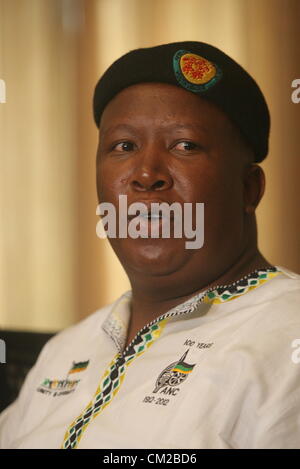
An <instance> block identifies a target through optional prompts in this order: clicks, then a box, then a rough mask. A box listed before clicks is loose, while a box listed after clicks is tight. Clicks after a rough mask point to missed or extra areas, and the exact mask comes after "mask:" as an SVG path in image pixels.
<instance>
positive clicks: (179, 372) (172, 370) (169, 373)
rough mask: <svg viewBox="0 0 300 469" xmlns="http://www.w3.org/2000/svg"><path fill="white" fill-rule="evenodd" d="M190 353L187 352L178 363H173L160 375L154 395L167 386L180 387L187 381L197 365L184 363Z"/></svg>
mask: <svg viewBox="0 0 300 469" xmlns="http://www.w3.org/2000/svg"><path fill="white" fill-rule="evenodd" d="M188 351H189V350H187V351H186V352H185V353H184V354H183V355H182V357H181V358H180V359H179V360H178V361H176V362H174V363H171V365H169V366H167V368H165V369H164V370H163V371H162V372H161V373H160V375H159V377H158V378H157V380H156V384H155V389H154V390H153V392H154V393H156V392H157V391H159V390H160V389H161V388H162V387H165V386H178V385H179V384H181V383H182V382H183V381H185V380H186V379H187V377H188V376H189V374H190V373H191V372H192V371H193V369H194V366H195V364H194V365H190V364H189V363H186V362H185V361H184V360H185V359H186V356H187V354H188Z"/></svg>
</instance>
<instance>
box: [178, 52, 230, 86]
mask: <svg viewBox="0 0 300 469" xmlns="http://www.w3.org/2000/svg"><path fill="white" fill-rule="evenodd" d="M173 67H174V72H175V76H176V78H177V81H178V82H179V83H180V85H181V86H183V87H184V88H186V89H188V90H190V91H194V92H196V93H199V92H200V93H201V92H205V91H207V90H208V89H209V88H210V87H211V86H213V85H215V84H216V83H217V82H218V81H219V80H220V78H221V77H222V71H221V69H220V68H219V67H218V65H216V64H215V63H213V62H210V61H209V60H207V59H205V58H204V57H201V56H200V55H198V54H194V53H192V52H188V51H185V50H179V51H177V52H176V53H175V54H174V57H173Z"/></svg>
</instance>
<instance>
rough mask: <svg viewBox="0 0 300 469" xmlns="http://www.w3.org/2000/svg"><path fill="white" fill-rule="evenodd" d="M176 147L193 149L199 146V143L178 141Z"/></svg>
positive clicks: (185, 149) (186, 149) (187, 149)
mask: <svg viewBox="0 0 300 469" xmlns="http://www.w3.org/2000/svg"><path fill="white" fill-rule="evenodd" d="M175 148H176V149H177V150H184V151H192V150H195V149H196V148H198V145H197V144H196V143H194V142H189V141H184V142H178V143H176V145H175Z"/></svg>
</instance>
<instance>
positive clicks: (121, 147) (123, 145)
mask: <svg viewBox="0 0 300 469" xmlns="http://www.w3.org/2000/svg"><path fill="white" fill-rule="evenodd" d="M133 147H134V145H133V143H131V142H119V143H116V145H114V146H113V148H112V150H116V151H132V150H133Z"/></svg>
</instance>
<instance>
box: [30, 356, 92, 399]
mask: <svg viewBox="0 0 300 469" xmlns="http://www.w3.org/2000/svg"><path fill="white" fill-rule="evenodd" d="M88 364H89V360H87V361H84V362H78V363H76V362H73V363H72V366H71V368H70V370H69V371H68V373H67V376H66V378H65V379H49V378H45V379H44V381H43V382H42V383H41V384H40V386H39V387H38V388H37V391H38V392H40V393H42V394H46V395H48V396H49V395H52V396H53V397H56V396H65V395H66V394H70V393H71V392H74V391H75V389H76V388H77V385H78V383H79V381H80V379H69V375H73V374H74V373H79V372H80V371H84V370H85V369H86V368H87V366H88Z"/></svg>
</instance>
